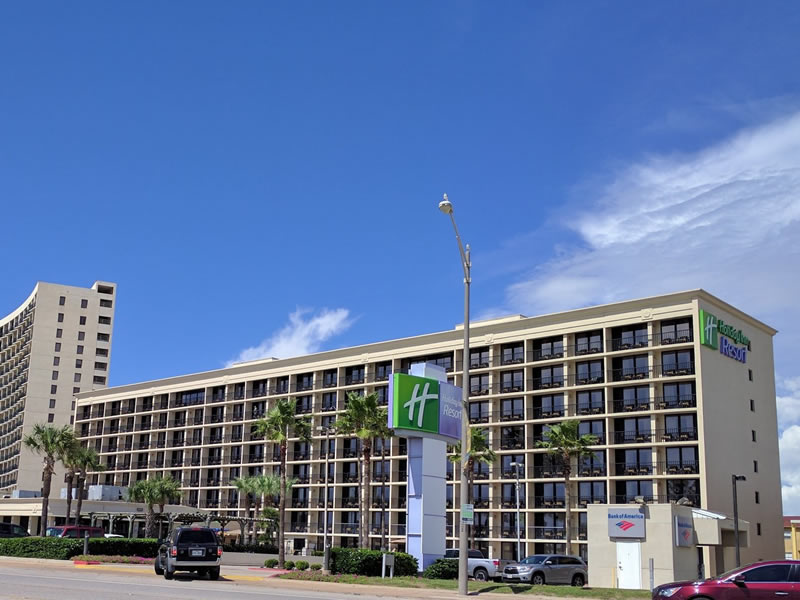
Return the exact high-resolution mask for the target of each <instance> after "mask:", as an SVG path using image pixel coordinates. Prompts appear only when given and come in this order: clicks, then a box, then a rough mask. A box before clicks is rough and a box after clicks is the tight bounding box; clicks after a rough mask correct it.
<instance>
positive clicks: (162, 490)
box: [128, 477, 180, 538]
mask: <svg viewBox="0 0 800 600" xmlns="http://www.w3.org/2000/svg"><path fill="white" fill-rule="evenodd" d="M179 497H180V484H179V483H178V482H177V481H175V480H174V479H172V478H171V477H155V478H153V479H140V480H139V481H136V482H134V483H133V485H131V486H130V487H129V488H128V502H142V503H143V504H144V505H145V506H146V507H147V512H146V514H145V524H144V532H145V536H146V537H149V538H151V537H154V536H153V534H154V533H155V525H156V515H155V510H153V506H155V505H158V507H159V511H160V512H161V513H163V512H164V505H165V504H166V503H167V502H169V501H171V500H173V499H177V498H179Z"/></svg>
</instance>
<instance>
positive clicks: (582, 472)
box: [577, 465, 606, 477]
mask: <svg viewBox="0 0 800 600" xmlns="http://www.w3.org/2000/svg"><path fill="white" fill-rule="evenodd" d="M577 475H578V477H605V476H606V466H605V465H583V466H581V467H580V468H579V469H578V473H577Z"/></svg>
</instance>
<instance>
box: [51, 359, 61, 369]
mask: <svg viewBox="0 0 800 600" xmlns="http://www.w3.org/2000/svg"><path fill="white" fill-rule="evenodd" d="M60 363H61V358H59V357H58V356H54V357H53V366H54V367H57V366H58V365H59V364H60Z"/></svg>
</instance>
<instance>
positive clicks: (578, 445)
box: [536, 419, 597, 554]
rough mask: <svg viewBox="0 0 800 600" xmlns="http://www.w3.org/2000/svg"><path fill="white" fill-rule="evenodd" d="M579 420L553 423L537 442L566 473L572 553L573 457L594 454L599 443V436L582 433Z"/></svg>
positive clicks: (569, 551)
mask: <svg viewBox="0 0 800 600" xmlns="http://www.w3.org/2000/svg"><path fill="white" fill-rule="evenodd" d="M579 424H580V423H579V421H578V420H577V419H573V420H571V421H562V422H561V423H557V424H555V425H551V426H550V429H549V430H548V431H547V432H546V434H545V435H546V439H544V440H542V441H540V442H537V444H536V445H537V446H538V447H539V448H546V449H547V452H548V454H550V455H551V456H553V457H555V458H556V459H557V460H558V461H559V463H561V467H562V472H563V474H564V505H565V509H566V510H565V512H564V529H565V535H564V539H565V540H566V542H567V554H572V543H571V542H570V535H571V531H570V524H571V520H572V518H571V517H572V509H571V506H570V502H571V494H570V475H571V474H572V457H573V456H574V457H576V458H578V459H581V458H587V457H590V456H593V455H594V451H592V450H591V449H590V446H592V445H594V444H596V443H597V437H596V436H594V435H591V434H583V435H581V434H580V431H579Z"/></svg>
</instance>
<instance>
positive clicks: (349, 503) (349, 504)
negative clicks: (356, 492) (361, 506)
mask: <svg viewBox="0 0 800 600" xmlns="http://www.w3.org/2000/svg"><path fill="white" fill-rule="evenodd" d="M342 508H358V498H354V497H347V498H342Z"/></svg>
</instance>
